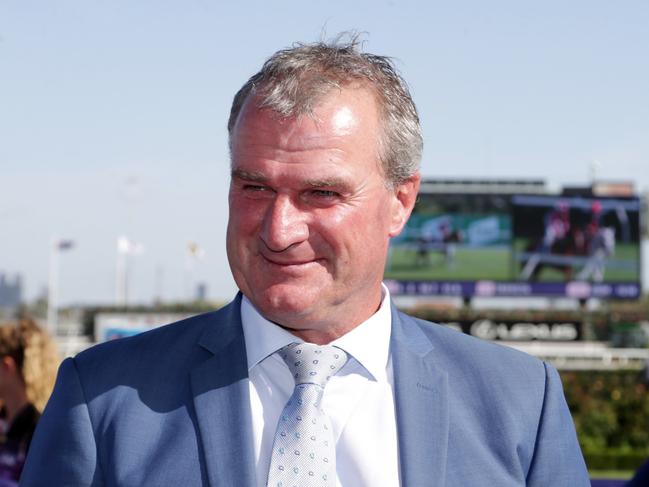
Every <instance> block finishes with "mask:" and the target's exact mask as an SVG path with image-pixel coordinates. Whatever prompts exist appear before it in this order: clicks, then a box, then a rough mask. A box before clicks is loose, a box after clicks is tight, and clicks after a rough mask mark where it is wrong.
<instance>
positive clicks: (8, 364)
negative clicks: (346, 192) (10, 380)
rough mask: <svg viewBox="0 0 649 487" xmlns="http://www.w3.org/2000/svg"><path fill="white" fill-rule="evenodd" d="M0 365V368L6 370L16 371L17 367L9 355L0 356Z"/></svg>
mask: <svg viewBox="0 0 649 487" xmlns="http://www.w3.org/2000/svg"><path fill="white" fill-rule="evenodd" d="M0 367H2V369H3V370H6V371H7V372H16V370H17V369H18V366H17V365H16V361H15V360H14V359H13V357H10V356H9V355H5V356H4V357H2V359H1V360H0Z"/></svg>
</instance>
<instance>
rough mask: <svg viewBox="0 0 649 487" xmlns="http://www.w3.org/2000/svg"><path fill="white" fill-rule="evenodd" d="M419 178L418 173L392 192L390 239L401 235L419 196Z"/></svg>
mask: <svg viewBox="0 0 649 487" xmlns="http://www.w3.org/2000/svg"><path fill="white" fill-rule="evenodd" d="M420 181H421V176H420V175H419V173H417V174H415V175H414V176H412V177H411V178H409V179H407V180H406V181H404V182H402V183H400V184H398V185H396V186H395V188H394V189H393V190H392V191H394V195H393V196H394V199H393V208H392V221H391V224H390V233H389V235H390V237H396V236H397V235H399V233H401V230H403V227H404V226H405V224H406V222H407V221H408V218H410V213H412V209H413V208H414V206H415V202H416V201H417V195H418V194H419V183H420Z"/></svg>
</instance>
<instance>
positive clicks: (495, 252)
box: [385, 247, 510, 280]
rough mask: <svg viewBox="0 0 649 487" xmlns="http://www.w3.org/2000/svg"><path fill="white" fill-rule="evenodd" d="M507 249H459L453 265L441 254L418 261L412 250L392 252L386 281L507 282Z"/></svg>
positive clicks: (397, 249)
mask: <svg viewBox="0 0 649 487" xmlns="http://www.w3.org/2000/svg"><path fill="white" fill-rule="evenodd" d="M509 255H510V254H509V249H508V248H469V247H464V248H462V247H458V248H457V251H456V254H455V258H454V261H453V263H452V264H447V263H446V261H445V258H444V255H443V254H441V253H439V252H430V253H429V258H428V261H427V262H425V263H423V262H418V258H417V251H416V250H414V249H403V248H398V247H397V248H393V249H392V250H391V255H390V260H389V262H388V268H387V270H386V273H385V277H386V278H387V279H403V280H410V279H412V280H429V279H430V280H473V279H488V280H508V279H510V261H509Z"/></svg>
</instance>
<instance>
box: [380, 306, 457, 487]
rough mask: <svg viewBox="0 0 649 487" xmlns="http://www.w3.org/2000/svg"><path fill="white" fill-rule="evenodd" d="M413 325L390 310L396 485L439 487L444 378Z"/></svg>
mask: <svg viewBox="0 0 649 487" xmlns="http://www.w3.org/2000/svg"><path fill="white" fill-rule="evenodd" d="M420 326H421V325H420V324H418V323H417V322H416V321H415V320H413V319H412V318H410V317H409V316H407V315H405V314H402V313H399V312H398V311H397V309H396V307H395V306H394V304H393V305H392V337H391V344H390V346H391V353H392V361H393V367H394V391H395V407H396V414H397V436H398V441H399V464H400V470H401V484H402V485H407V486H419V485H430V484H431V477H432V476H434V483H435V485H439V486H443V485H444V479H445V477H446V457H447V447H448V431H449V424H448V420H449V410H448V374H447V372H446V371H445V370H443V369H442V368H441V367H439V366H438V365H437V363H436V362H437V361H436V357H435V353H434V346H433V344H432V343H431V341H430V339H429V338H428V336H427V335H426V334H425V333H424V332H423V331H422V329H421V328H420Z"/></svg>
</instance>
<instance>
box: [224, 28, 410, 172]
mask: <svg viewBox="0 0 649 487" xmlns="http://www.w3.org/2000/svg"><path fill="white" fill-rule="evenodd" d="M350 83H360V84H361V86H363V85H365V86H367V87H368V88H370V89H371V90H372V91H373V93H374V94H375V96H376V97H377V101H378V103H379V109H380V113H381V127H382V134H381V136H380V137H379V140H378V157H379V160H380V163H381V167H382V169H383V173H384V177H385V179H386V182H387V183H388V184H389V185H394V184H399V183H401V182H404V181H406V180H407V179H409V178H410V177H412V176H413V175H415V174H416V173H417V171H418V169H419V163H420V161H421V154H422V150H423V139H422V135H421V127H420V125H419V116H418V115H417V108H416V107H415V104H414V102H413V101H412V97H411V96H410V92H409V90H408V86H407V84H406V82H405V80H404V79H403V78H402V77H401V75H400V74H399V73H398V72H397V70H396V68H395V67H394V64H393V62H392V60H391V59H390V58H388V57H385V56H377V55H375V54H369V53H363V52H360V49H359V42H358V37H357V36H354V37H353V38H352V39H351V40H350V41H348V42H341V40H340V36H339V37H338V39H336V40H335V41H333V42H332V43H325V42H318V43H314V44H301V43H299V44H295V45H294V46H293V47H292V48H289V49H284V50H281V51H278V52H276V53H275V54H273V55H272V56H271V57H270V58H269V59H268V60H267V61H266V62H265V63H264V65H263V66H262V68H261V70H260V71H259V72H258V73H257V74H255V75H254V76H252V77H251V78H250V79H249V80H248V81H247V82H246V84H244V85H243V87H242V88H241V89H240V90H239V91H238V92H237V94H236V95H235V97H234V100H233V102H232V108H231V110H230V119H229V120H228V133H229V136H230V147H232V130H233V128H234V125H235V124H236V122H237V118H238V116H239V113H240V112H241V108H242V107H243V104H244V103H245V101H246V100H247V99H248V97H250V96H255V97H256V104H257V108H260V109H263V108H269V109H271V110H273V111H275V112H277V113H279V114H280V115H281V116H283V117H290V116H297V115H308V116H313V112H314V109H315V108H316V107H317V105H318V102H319V101H320V100H321V99H322V98H323V96H325V95H326V94H328V93H329V92H330V91H331V90H334V89H338V90H340V89H342V88H344V87H345V86H348V85H349V84H350Z"/></svg>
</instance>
